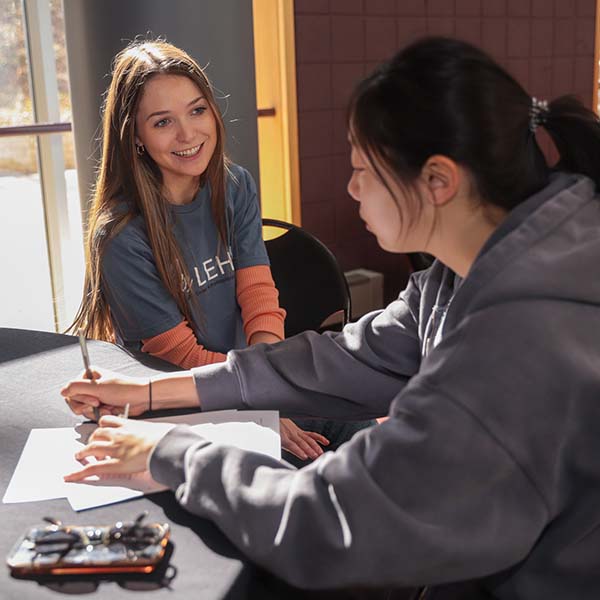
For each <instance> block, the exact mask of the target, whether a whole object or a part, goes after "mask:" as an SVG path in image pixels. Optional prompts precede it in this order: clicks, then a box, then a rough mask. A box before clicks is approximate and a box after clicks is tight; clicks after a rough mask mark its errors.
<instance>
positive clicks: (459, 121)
mask: <svg viewBox="0 0 600 600" xmlns="http://www.w3.org/2000/svg"><path fill="white" fill-rule="evenodd" d="M531 108H532V99H531V97H530V96H529V94H528V93H527V92H526V91H525V90H524V89H523V87H522V86H521V85H520V84H519V83H518V82H517V81H516V80H515V79H514V78H513V77H512V76H511V75H509V74H508V73H507V72H506V71H505V70H504V69H503V68H502V67H500V66H499V65H498V64H497V63H496V62H495V61H494V60H492V58H490V57H489V56H488V55H487V54H486V53H485V52H483V51H482V50H480V49H478V48H476V47H474V46H471V45H470V44H468V43H466V42H462V41H459V40H452V39H446V38H425V39H423V40H420V41H417V42H415V43H414V44H412V45H410V46H408V47H407V48H405V49H404V50H402V51H400V52H399V53H398V54H396V56H394V57H393V58H392V59H391V60H390V61H389V62H387V63H384V64H383V65H381V66H380V67H379V68H378V69H377V70H376V71H375V72H374V73H372V74H371V75H370V76H369V77H367V78H366V79H365V80H364V81H362V82H361V83H360V84H359V85H358V87H357V88H356V90H355V92H354V94H353V96H352V98H351V102H350V107H349V113H348V116H349V127H350V135H351V139H352V141H353V143H355V144H356V145H357V146H358V147H359V148H360V149H361V150H362V151H363V152H364V153H365V155H366V157H367V159H368V160H369V161H370V163H371V165H372V166H373V167H374V169H375V170H376V172H377V173H378V174H379V175H380V177H381V173H380V171H379V170H378V165H382V166H383V167H384V168H385V169H387V170H389V171H390V173H391V174H392V175H393V176H394V177H395V178H396V179H397V180H398V182H399V183H400V184H402V185H404V186H406V187H407V188H411V187H412V184H413V183H414V182H415V180H416V179H417V177H418V176H419V174H420V172H421V169H422V167H423V165H424V164H425V162H426V161H427V159H428V158H429V157H430V156H432V155H434V154H441V155H444V156H447V157H448V158H451V159H452V160H454V161H456V162H457V163H459V164H461V165H462V166H463V167H465V168H467V169H468V170H469V171H470V173H471V175H472V177H473V181H474V183H475V185H476V186H477V192H478V193H479V195H480V196H481V198H482V199H483V201H484V202H488V203H491V204H493V205H496V206H499V207H501V208H504V209H505V210H511V209H512V208H514V207H515V206H516V205H518V204H519V203H521V202H522V201H523V200H525V199H526V198H528V197H529V196H531V195H532V194H534V193H535V192H537V191H538V190H540V189H541V188H543V187H544V186H545V185H547V183H548V179H549V176H550V172H551V170H550V168H549V167H548V165H547V163H546V160H545V158H544V156H543V154H542V152H541V150H540V147H539V145H538V143H537V141H536V138H535V132H532V131H531V130H530V111H531ZM540 121H541V123H544V126H545V128H546V129H547V131H548V133H549V134H550V136H551V137H552V138H553V140H554V142H555V144H556V147H557V150H558V151H559V153H560V156H561V160H560V163H559V165H558V167H559V168H561V169H564V170H568V171H572V172H575V173H582V174H584V175H588V176H589V177H591V178H592V179H593V180H594V181H595V182H596V185H597V186H599V187H600V160H599V159H598V157H600V125H599V124H598V119H597V117H596V116H595V115H594V113H593V112H591V111H589V110H587V109H586V108H584V107H583V106H582V104H581V103H580V102H579V101H577V100H575V99H574V98H570V97H563V98H560V99H557V100H555V101H554V102H551V103H550V104H549V110H548V112H547V113H545V114H543V115H542V118H541V120H540ZM381 179H382V181H383V177H381ZM384 183H385V182H384Z"/></svg>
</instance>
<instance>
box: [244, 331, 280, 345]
mask: <svg viewBox="0 0 600 600" xmlns="http://www.w3.org/2000/svg"><path fill="white" fill-rule="evenodd" d="M280 341H281V338H279V337H278V336H276V335H275V334H273V333H270V332H268V331H257V332H256V333H254V334H252V337H251V338H250V340H249V342H248V343H249V345H250V346H253V345H254V344H275V343H276V342H280Z"/></svg>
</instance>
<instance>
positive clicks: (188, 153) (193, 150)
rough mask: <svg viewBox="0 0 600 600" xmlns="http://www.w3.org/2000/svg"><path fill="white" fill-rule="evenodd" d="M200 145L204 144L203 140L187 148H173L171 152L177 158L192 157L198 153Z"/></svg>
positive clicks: (186, 158) (187, 158) (185, 158)
mask: <svg viewBox="0 0 600 600" xmlns="http://www.w3.org/2000/svg"><path fill="white" fill-rule="evenodd" d="M202 146H204V142H202V144H199V145H198V146H193V147H192V148H188V149H187V150H173V152H172V153H171V154H174V155H175V156H177V158H182V159H184V160H189V159H194V158H196V157H197V156H198V154H200V151H201V149H202Z"/></svg>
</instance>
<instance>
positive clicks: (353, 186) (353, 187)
mask: <svg viewBox="0 0 600 600" xmlns="http://www.w3.org/2000/svg"><path fill="white" fill-rule="evenodd" d="M346 190H348V194H350V197H351V198H352V199H353V200H356V201H357V202H360V200H359V197H358V184H357V183H356V178H355V176H354V173H352V175H351V176H350V179H349V180H348V185H347V186H346Z"/></svg>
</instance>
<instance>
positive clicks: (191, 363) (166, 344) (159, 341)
mask: <svg viewBox="0 0 600 600" xmlns="http://www.w3.org/2000/svg"><path fill="white" fill-rule="evenodd" d="M142 342H143V346H142V351H143V352H148V354H152V356H156V357H158V358H162V359H163V360H167V361H169V362H170V363H173V364H174V365H178V366H179V367H182V368H183V369H191V368H192V367H201V366H203V365H211V364H213V363H218V362H223V361H224V360H226V359H227V356H226V355H225V354H221V353H220V352H211V351H210V350H207V349H206V348H204V346H202V345H201V344H199V343H198V340H197V339H196V336H195V334H194V331H193V330H192V328H191V327H190V326H189V325H188V322H187V321H181V323H179V325H176V326H175V327H173V328H172V329H168V330H167V331H163V333H160V334H158V335H155V336H154V337H151V338H148V339H145V340H142Z"/></svg>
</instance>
